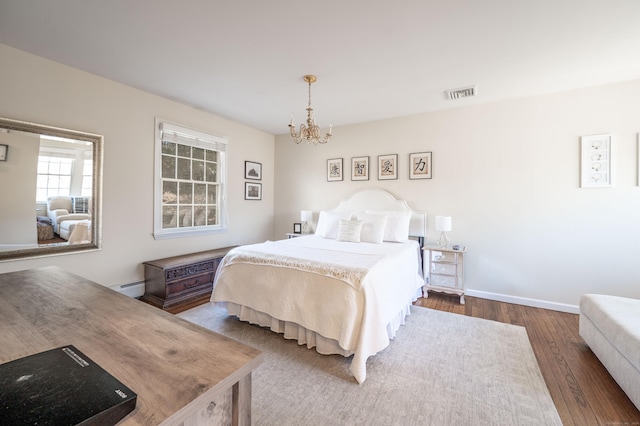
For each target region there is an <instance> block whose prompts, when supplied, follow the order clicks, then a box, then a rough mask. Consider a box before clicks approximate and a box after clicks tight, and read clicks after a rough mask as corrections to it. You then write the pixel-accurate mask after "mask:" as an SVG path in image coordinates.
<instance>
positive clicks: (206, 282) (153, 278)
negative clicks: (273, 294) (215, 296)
mask: <svg viewBox="0 0 640 426" xmlns="http://www.w3.org/2000/svg"><path fill="white" fill-rule="evenodd" d="M232 248H233V247H225V248H221V249H215V250H208V251H203V252H198V253H190V254H185V255H180V256H174V257H167V258H164V259H158V260H151V261H148V262H144V263H143V265H144V286H145V290H144V295H143V296H142V298H141V299H140V300H142V301H143V302H146V303H149V304H150V305H153V306H155V307H158V308H161V309H164V310H165V311H169V312H171V313H173V314H175V313H178V312H182V311H184V310H186V309H189V308H193V307H194V306H198V305H200V304H202V303H206V302H208V301H209V299H210V298H211V291H212V290H213V279H214V277H215V275H216V270H217V269H218V265H219V264H220V261H221V260H222V258H223V257H224V256H225V255H226V254H227V252H228V251H229V250H231V249H232Z"/></svg>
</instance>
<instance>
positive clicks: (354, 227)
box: [336, 220, 362, 243]
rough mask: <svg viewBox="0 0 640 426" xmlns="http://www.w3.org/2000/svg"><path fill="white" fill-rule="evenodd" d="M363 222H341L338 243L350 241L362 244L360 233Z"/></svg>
mask: <svg viewBox="0 0 640 426" xmlns="http://www.w3.org/2000/svg"><path fill="white" fill-rule="evenodd" d="M361 230H362V222H360V221H359V220H341V221H340V225H339V226H338V238H336V239H337V240H338V241H348V242H350V243H359V242H360V231H361Z"/></svg>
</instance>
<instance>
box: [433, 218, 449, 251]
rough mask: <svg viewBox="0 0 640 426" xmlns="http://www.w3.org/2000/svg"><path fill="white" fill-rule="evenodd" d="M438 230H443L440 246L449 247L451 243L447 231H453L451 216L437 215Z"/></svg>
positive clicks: (439, 241)
mask: <svg viewBox="0 0 640 426" xmlns="http://www.w3.org/2000/svg"><path fill="white" fill-rule="evenodd" d="M436 231H440V232H441V234H440V239H439V240H438V247H440V248H447V246H448V245H449V237H447V232H448V231H451V216H436Z"/></svg>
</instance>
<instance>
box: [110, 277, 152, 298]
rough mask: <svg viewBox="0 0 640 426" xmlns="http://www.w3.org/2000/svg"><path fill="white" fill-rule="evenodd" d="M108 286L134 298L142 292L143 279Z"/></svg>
mask: <svg viewBox="0 0 640 426" xmlns="http://www.w3.org/2000/svg"><path fill="white" fill-rule="evenodd" d="M109 288H110V289H111V290H114V291H117V292H118V293H122V294H124V295H125V296H129V297H132V298H134V299H136V298H138V297H141V296H142V295H143V294H144V281H138V282H134V283H129V284H118V285H114V286H111V287H109Z"/></svg>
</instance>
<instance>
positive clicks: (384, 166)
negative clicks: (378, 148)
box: [378, 154, 398, 180]
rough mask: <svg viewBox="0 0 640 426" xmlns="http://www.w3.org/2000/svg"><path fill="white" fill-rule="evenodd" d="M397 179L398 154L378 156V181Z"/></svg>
mask: <svg viewBox="0 0 640 426" xmlns="http://www.w3.org/2000/svg"><path fill="white" fill-rule="evenodd" d="M387 179H398V154H388V155H378V180H387Z"/></svg>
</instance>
